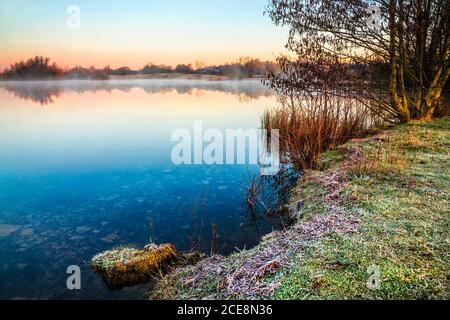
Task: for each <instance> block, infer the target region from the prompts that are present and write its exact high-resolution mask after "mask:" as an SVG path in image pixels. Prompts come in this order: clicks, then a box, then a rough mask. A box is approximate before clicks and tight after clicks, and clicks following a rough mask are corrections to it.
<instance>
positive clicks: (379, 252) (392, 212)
mask: <svg viewBox="0 0 450 320" xmlns="http://www.w3.org/2000/svg"><path fill="white" fill-rule="evenodd" d="M359 145H360V147H362V148H363V150H364V153H365V155H366V157H367V158H368V159H367V162H368V163H369V164H363V165H362V166H361V167H360V168H356V169H355V170H352V169H350V170H349V172H348V183H347V185H346V187H345V190H344V194H346V195H348V196H349V198H350V199H351V201H350V202H349V203H348V204H347V206H348V208H347V209H348V210H349V211H352V210H353V211H355V210H357V213H356V214H359V215H360V216H361V219H362V223H361V225H360V232H359V233H357V234H353V235H337V234H334V235H332V236H330V237H326V238H324V239H321V240H319V241H317V242H312V243H310V244H309V245H308V246H307V247H306V248H305V251H304V252H303V253H302V256H301V257H298V266H297V267H296V268H294V269H292V270H289V271H287V272H286V271H283V272H284V274H283V280H282V282H281V286H280V287H279V288H278V289H277V291H276V292H275V294H274V296H273V297H274V298H276V299H448V298H449V297H450V295H449V287H448V285H449V280H450V271H449V270H450V259H449V254H450V250H449V249H450V248H449V230H450V228H449V227H450V225H449V218H450V207H449V191H450V187H449V186H450V175H449V168H450V157H449V151H450V131H449V118H444V119H441V120H437V121H434V122H430V123H412V124H409V125H403V126H399V127H396V128H395V129H393V130H392V131H391V132H390V135H389V139H388V141H387V142H385V143H370V142H369V143H367V142H362V143H360V144H359ZM303 196H304V195H303ZM316 214H321V212H316ZM372 265H374V266H377V267H378V268H379V269H380V286H379V288H377V289H369V288H368V286H367V281H368V279H369V276H370V274H368V272H367V271H368V268H369V267H370V266H372Z"/></svg>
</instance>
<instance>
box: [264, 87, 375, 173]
mask: <svg viewBox="0 0 450 320" xmlns="http://www.w3.org/2000/svg"><path fill="white" fill-rule="evenodd" d="M376 123H377V119H376V117H375V115H373V113H371V112H370V110H369V109H368V108H366V106H365V105H364V103H362V102H360V101H357V100H356V99H351V98H342V97H337V96H334V95H326V94H321V95H316V96H314V95H309V96H304V97H301V98H300V97H297V98H294V97H289V98H284V99H281V100H280V106H278V107H276V108H274V109H272V110H269V111H266V112H265V113H264V114H263V117H262V126H263V128H264V129H267V130H268V132H270V131H271V130H273V129H278V130H279V133H280V154H281V157H282V161H283V162H286V163H290V164H292V165H293V166H294V168H295V169H298V170H304V169H308V168H310V169H316V168H318V167H319V166H320V155H321V153H322V152H323V151H326V150H329V149H331V148H333V147H334V146H337V145H340V144H343V143H345V142H346V141H348V140H350V139H353V138H360V137H363V136H365V135H367V134H368V132H369V131H370V130H371V128H372V127H373V126H374V125H375V124H376Z"/></svg>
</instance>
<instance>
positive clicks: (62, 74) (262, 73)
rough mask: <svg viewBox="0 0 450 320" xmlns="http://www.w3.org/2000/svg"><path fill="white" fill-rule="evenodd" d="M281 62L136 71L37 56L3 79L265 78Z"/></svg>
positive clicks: (13, 68) (199, 64)
mask: <svg viewBox="0 0 450 320" xmlns="http://www.w3.org/2000/svg"><path fill="white" fill-rule="evenodd" d="M277 72H278V65H277V64H276V63H275V62H270V61H261V60H259V59H254V58H240V59H239V61H237V62H234V63H227V64H224V65H215V66H206V65H205V64H204V63H202V62H196V63H195V65H192V64H179V65H177V66H176V67H172V66H167V65H156V64H153V63H148V64H147V65H145V66H144V67H143V68H142V69H139V70H133V69H131V68H129V67H121V68H118V69H112V68H110V67H109V66H107V67H105V68H103V69H97V68H95V67H90V68H85V67H80V66H76V67H74V68H62V67H60V66H58V65H57V64H55V63H50V59H49V58H46V57H41V56H36V57H34V58H31V59H28V60H26V61H20V62H17V63H14V64H12V65H11V66H10V67H9V68H7V69H6V70H5V71H4V72H3V73H1V74H0V78H1V79H4V80H33V79H94V80H107V79H109V77H110V76H133V75H152V74H170V73H173V74H176V73H180V74H199V75H215V76H223V77H227V78H230V79H244V78H254V77H258V78H263V77H266V76H267V75H268V74H269V73H277Z"/></svg>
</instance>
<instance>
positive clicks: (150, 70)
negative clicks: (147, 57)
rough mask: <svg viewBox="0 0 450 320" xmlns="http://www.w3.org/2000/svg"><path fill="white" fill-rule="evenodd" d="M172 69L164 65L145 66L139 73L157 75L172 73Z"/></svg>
mask: <svg viewBox="0 0 450 320" xmlns="http://www.w3.org/2000/svg"><path fill="white" fill-rule="evenodd" d="M172 72H173V68H172V67H170V66H166V65H159V66H157V65H154V64H151V63H150V64H147V65H146V66H145V67H144V68H142V70H141V72H140V73H142V74H158V73H172Z"/></svg>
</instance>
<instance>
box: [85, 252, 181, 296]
mask: <svg viewBox="0 0 450 320" xmlns="http://www.w3.org/2000/svg"><path fill="white" fill-rule="evenodd" d="M176 255H177V253H176V248H175V246H174V245H172V244H163V245H159V246H158V245H156V244H151V245H147V246H146V247H145V248H144V249H143V250H138V249H131V248H118V249H115V250H110V251H106V252H103V253H100V254H98V255H96V256H95V257H93V258H92V261H91V263H92V267H93V268H94V270H95V271H96V272H98V273H100V274H102V275H103V277H104V279H105V280H106V282H107V284H108V286H109V287H110V288H111V289H120V288H124V287H126V286H132V285H136V284H140V283H144V282H147V281H148V280H149V279H150V278H151V276H152V274H155V273H159V272H160V271H161V269H164V268H165V266H166V265H168V264H170V263H171V261H172V260H173V259H175V258H176Z"/></svg>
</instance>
